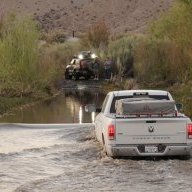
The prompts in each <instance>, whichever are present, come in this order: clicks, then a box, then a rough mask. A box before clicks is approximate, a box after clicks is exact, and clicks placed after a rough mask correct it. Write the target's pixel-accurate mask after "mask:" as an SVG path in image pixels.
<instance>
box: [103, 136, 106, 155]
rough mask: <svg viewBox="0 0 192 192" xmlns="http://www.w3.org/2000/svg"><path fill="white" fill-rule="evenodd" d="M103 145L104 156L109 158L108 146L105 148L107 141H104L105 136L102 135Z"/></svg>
mask: <svg viewBox="0 0 192 192" xmlns="http://www.w3.org/2000/svg"><path fill="white" fill-rule="evenodd" d="M102 144H103V151H102V152H103V154H104V156H107V150H106V146H105V139H104V135H103V134H102Z"/></svg>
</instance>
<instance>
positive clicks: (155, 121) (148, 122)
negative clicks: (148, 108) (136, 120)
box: [146, 121, 157, 123]
mask: <svg viewBox="0 0 192 192" xmlns="http://www.w3.org/2000/svg"><path fill="white" fill-rule="evenodd" d="M146 123H157V121H146Z"/></svg>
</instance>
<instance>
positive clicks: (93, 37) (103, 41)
mask: <svg viewBox="0 0 192 192" xmlns="http://www.w3.org/2000/svg"><path fill="white" fill-rule="evenodd" d="M109 35H110V33H109V30H108V28H107V25H106V24H105V22H98V23H96V24H95V25H93V26H92V27H91V28H90V29H89V30H88V31H87V33H86V34H85V36H84V37H83V39H82V45H83V46H84V47H91V48H94V49H98V48H105V47H106V46H107V45H108V41H109Z"/></svg>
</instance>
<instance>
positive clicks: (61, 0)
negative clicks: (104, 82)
mask: <svg viewBox="0 0 192 192" xmlns="http://www.w3.org/2000/svg"><path fill="white" fill-rule="evenodd" d="M173 1H174V0H1V1H0V12H1V14H6V13H8V12H12V11H14V12H16V13H18V14H24V15H25V14H29V15H32V16H34V17H35V18H36V19H37V20H38V22H39V23H40V26H41V27H42V29H43V30H45V31H50V30H55V29H56V30H57V29H61V30H63V31H65V32H66V33H68V34H71V32H72V30H73V29H75V31H79V32H83V31H85V30H86V29H87V28H88V27H89V26H91V25H92V24H93V23H94V22H97V21H100V20H105V22H106V23H107V25H108V26H109V28H110V31H111V32H112V33H123V32H144V31H145V29H146V27H147V26H148V24H149V23H150V22H151V21H152V20H153V19H155V18H158V17H159V15H160V14H161V13H162V12H164V11H167V10H168V9H169V7H170V6H171V5H172V3H173Z"/></svg>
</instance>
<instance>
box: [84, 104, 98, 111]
mask: <svg viewBox="0 0 192 192" xmlns="http://www.w3.org/2000/svg"><path fill="white" fill-rule="evenodd" d="M85 112H87V113H92V112H96V107H95V105H94V104H88V105H86V106H85Z"/></svg>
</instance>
